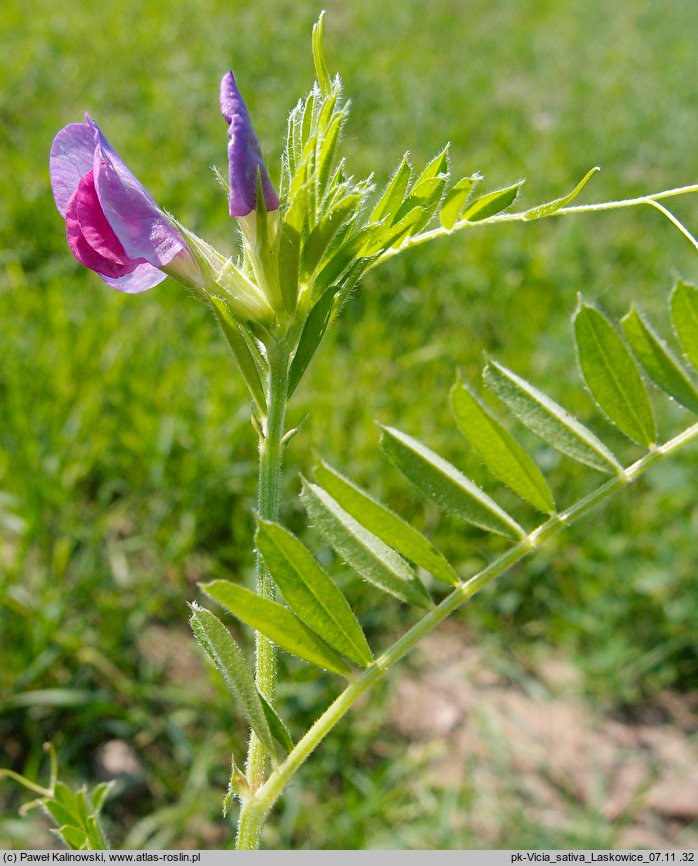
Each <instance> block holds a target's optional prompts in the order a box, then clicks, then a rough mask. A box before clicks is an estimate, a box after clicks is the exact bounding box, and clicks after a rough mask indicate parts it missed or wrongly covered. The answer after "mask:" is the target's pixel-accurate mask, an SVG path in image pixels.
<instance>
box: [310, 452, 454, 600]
mask: <svg viewBox="0 0 698 866" xmlns="http://www.w3.org/2000/svg"><path fill="white" fill-rule="evenodd" d="M315 478H316V479H317V481H318V483H319V484H320V486H321V487H323V488H324V490H325V491H326V492H327V493H329V494H330V496H332V498H333V499H335V501H336V502H338V503H339V505H340V506H341V507H342V508H343V509H344V510H345V511H346V512H347V513H348V514H351V516H352V517H353V518H354V519H355V520H358V521H359V523H361V525H362V526H364V527H365V528H366V529H368V530H369V531H370V532H372V533H373V534H374V535H376V536H377V537H378V538H380V540H381V541H384V542H385V543H386V544H387V545H388V546H389V547H392V548H393V549H394V550H396V551H397V552H398V553H401V554H402V555H403V556H404V557H406V558H407V559H409V560H411V561H412V562H414V563H415V564H416V565H420V566H421V567H422V568H424V569H425V570H426V571H428V572H429V573H430V574H432V575H433V576H434V577H435V578H437V579H438V580H442V581H443V582H444V583H448V584H451V585H453V586H455V585H457V584H458V582H459V580H458V575H457V574H456V573H455V571H454V570H453V568H452V566H451V565H450V563H449V562H448V560H447V559H446V557H445V556H444V555H443V554H442V553H441V551H440V550H438V549H437V548H436V547H434V545H433V544H432V543H431V542H430V541H429V540H428V539H427V538H425V537H424V536H423V535H422V534H421V533H419V532H417V530H416V529H414V528H413V527H412V526H411V525H410V524H409V523H407V521H405V520H403V519H402V517H399V516H398V515H397V514H395V513H394V512H393V511H391V510H390V509H388V508H386V507H385V506H384V505H382V504H381V503H380V502H377V501H376V500H375V499H373V497H371V496H369V495H368V493H366V492H365V491H363V490H361V488H359V487H357V486H356V485H355V484H353V483H352V482H351V481H349V480H348V479H347V478H345V477H344V476H343V475H340V473H339V472H337V470H336V469H333V468H332V467H331V466H329V465H328V464H327V463H324V462H323V463H321V464H320V465H319V466H316V467H315Z"/></svg>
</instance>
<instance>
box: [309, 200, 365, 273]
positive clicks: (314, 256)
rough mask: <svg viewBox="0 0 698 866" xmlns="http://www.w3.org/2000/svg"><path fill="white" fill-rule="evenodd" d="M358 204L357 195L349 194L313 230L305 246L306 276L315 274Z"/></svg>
mask: <svg viewBox="0 0 698 866" xmlns="http://www.w3.org/2000/svg"><path fill="white" fill-rule="evenodd" d="M358 204H359V201H358V197H357V196H355V195H354V196H347V197H346V198H344V199H343V200H342V201H340V202H338V203H337V205H336V206H335V207H334V209H333V210H332V211H330V213H329V214H327V215H326V216H324V217H322V219H321V220H320V221H319V222H318V224H317V225H316V226H315V228H314V229H313V230H312V232H311V233H310V235H309V237H308V239H307V240H306V242H305V244H304V246H303V274H304V276H305V277H308V276H310V275H312V274H313V272H314V271H315V269H316V268H317V266H318V265H319V264H320V262H321V261H322V257H323V256H324V255H325V253H326V252H327V248H328V247H329V245H330V243H331V241H332V239H333V238H334V236H335V235H336V234H337V232H338V231H339V229H340V228H341V227H342V226H343V225H344V224H345V223H346V222H347V220H348V219H349V217H350V216H352V214H354V213H355V212H356V208H357V205H358Z"/></svg>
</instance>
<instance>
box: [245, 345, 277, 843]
mask: <svg viewBox="0 0 698 866" xmlns="http://www.w3.org/2000/svg"><path fill="white" fill-rule="evenodd" d="M268 360H269V381H268V387H267V413H266V418H265V419H264V421H263V424H262V429H261V431H260V436H259V495H258V499H257V510H258V512H259V516H260V517H263V518H265V519H267V520H276V519H278V516H279V499H280V480H281V462H282V459H283V450H284V446H283V437H284V422H285V417H286V403H287V399H288V368H289V358H288V354H287V353H286V352H285V351H284V350H283V349H282V348H281V347H280V346H279V345H278V344H276V343H272V344H271V345H270V347H269V348H268ZM257 592H258V594H259V595H261V596H262V597H264V598H268V599H273V598H274V582H273V580H272V578H271V575H270V574H269V572H268V570H267V568H266V566H265V565H264V561H263V560H262V558H261V557H260V555H259V553H258V554H257ZM256 649H257V654H256V659H257V660H256V673H255V682H256V685H257V688H258V689H259V691H260V693H261V694H262V695H264V697H265V698H266V699H267V701H268V702H269V703H272V701H273V699H274V691H275V688H276V650H275V647H274V644H273V643H272V642H271V641H270V640H269V638H266V637H264V635H262V634H260V633H259V632H257V635H256ZM266 772H267V753H266V750H265V748H264V746H263V744H262V743H261V742H260V740H259V738H258V737H257V736H256V734H254V733H253V732H251V733H250V742H249V750H248V753H247V767H246V777H247V783H248V785H249V787H250V790H251V791H252V792H255V791H257V790H258V789H259V788H260V787H261V786H262V785H263V784H264V780H265V778H266ZM258 836H259V834H258V833H257V843H256V844H254V845H251V846H250V845H242V846H241V844H240V843H241V841H242V838H241V837H242V827H240V828H239V830H238V847H256V846H257V844H258ZM246 841H251V840H246Z"/></svg>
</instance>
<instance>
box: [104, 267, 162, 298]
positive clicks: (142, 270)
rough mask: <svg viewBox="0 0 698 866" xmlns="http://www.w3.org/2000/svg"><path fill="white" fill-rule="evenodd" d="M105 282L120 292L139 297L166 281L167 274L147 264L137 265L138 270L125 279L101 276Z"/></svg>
mask: <svg viewBox="0 0 698 866" xmlns="http://www.w3.org/2000/svg"><path fill="white" fill-rule="evenodd" d="M100 277H101V278H102V279H103V280H104V282H105V283H106V284H107V285H108V286H111V287H112V289H118V290H119V291H120V292H125V293H126V294H127V295H137V294H139V293H140V292H145V291H147V290H148V289H152V288H153V286H157V285H158V283H161V282H162V281H163V280H164V279H167V274H164V273H163V272H162V271H159V270H158V269H157V268H154V267H153V266H152V265H149V264H148V263H147V262H146V263H145V264H142V265H137V266H136V268H135V269H134V270H133V271H132V272H131V273H130V274H127V275H126V276H124V277H120V278H113V277H107V276H105V275H104V274H100Z"/></svg>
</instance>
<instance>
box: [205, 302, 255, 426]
mask: <svg viewBox="0 0 698 866" xmlns="http://www.w3.org/2000/svg"><path fill="white" fill-rule="evenodd" d="M210 301H211V305H212V306H213V312H214V313H215V314H216V318H217V319H218V321H219V323H220V326H221V328H222V329H223V333H224V334H225V338H226V340H227V341H228V345H229V346H230V348H231V349H232V352H233V355H234V356H235V360H236V361H237V363H238V367H239V368H240V372H241V373H242V378H243V379H244V380H245V384H246V385H247V388H248V390H249V392H250V394H251V395H252V399H253V400H254V401H255V403H256V404H257V405H258V406H259V408H260V409H261V410H262V412H265V411H266V408H267V400H266V396H265V394H264V388H263V386H262V380H261V379H260V378H259V370H258V368H257V364H256V363H255V361H254V358H253V357H252V353H251V352H250V348H249V345H248V344H247V341H246V340H245V338H244V337H243V335H242V332H241V329H240V326H239V325H238V323H237V321H236V320H235V317H234V316H233V314H232V313H231V312H230V310H229V309H228V305H227V304H226V303H225V301H223V300H222V299H221V298H215V297H213V296H211V297H210Z"/></svg>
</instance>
